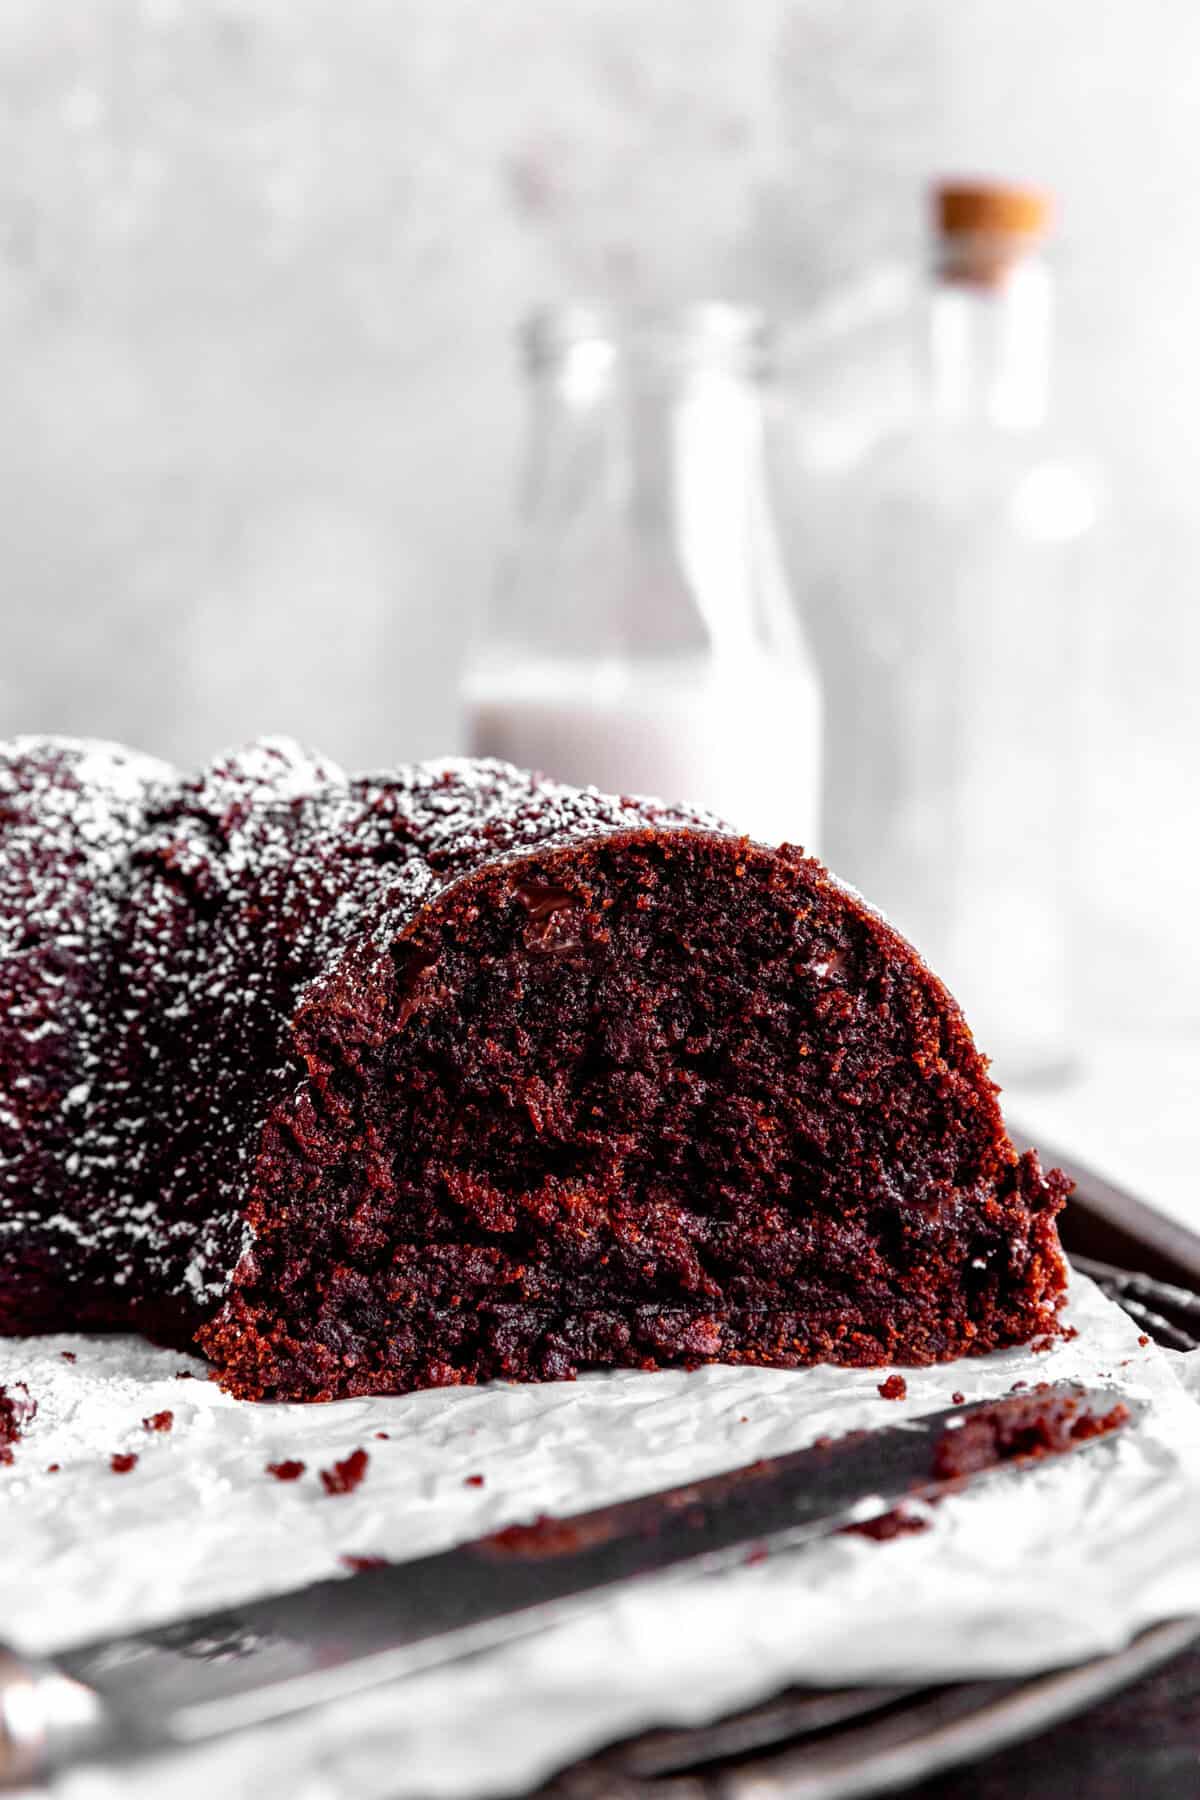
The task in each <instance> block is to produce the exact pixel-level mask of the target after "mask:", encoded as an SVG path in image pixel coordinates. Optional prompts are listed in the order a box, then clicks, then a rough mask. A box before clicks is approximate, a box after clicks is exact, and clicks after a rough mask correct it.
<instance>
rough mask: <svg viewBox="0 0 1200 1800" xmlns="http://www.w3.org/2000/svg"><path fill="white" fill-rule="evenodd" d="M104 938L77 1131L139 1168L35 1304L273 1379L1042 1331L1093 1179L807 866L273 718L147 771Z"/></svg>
mask: <svg viewBox="0 0 1200 1800" xmlns="http://www.w3.org/2000/svg"><path fill="white" fill-rule="evenodd" d="M0 853H2V845H0ZM112 935H113V949H112V952H111V955H112V958H113V965H112V966H113V967H114V968H115V970H116V974H115V976H114V977H112V978H110V986H111V993H110V997H109V1012H108V1026H107V1036H106V1039H105V1043H106V1058H107V1071H108V1075H107V1088H106V1090H105V1093H104V1095H102V1097H101V1103H100V1107H99V1111H98V1112H97V1113H96V1115H95V1118H94V1121H93V1123H92V1126H91V1136H92V1137H93V1138H94V1139H95V1140H96V1141H98V1142H102V1143H103V1145H104V1146H105V1148H106V1153H107V1154H109V1155H111V1149H112V1146H113V1145H114V1143H115V1144H119V1145H123V1146H124V1149H123V1153H122V1155H121V1157H120V1158H119V1161H120V1163H121V1167H122V1179H121V1181H120V1182H119V1183H116V1184H113V1183H110V1186H109V1189H108V1191H107V1193H106V1194H103V1195H102V1193H101V1190H102V1189H103V1185H104V1166H105V1165H104V1164H103V1159H97V1167H96V1169H95V1172H94V1183H95V1185H94V1186H93V1189H92V1193H93V1195H94V1196H96V1198H95V1199H94V1205H95V1206H96V1208H97V1210H98V1212H99V1213H100V1214H102V1215H103V1217H104V1218H105V1220H106V1225H107V1231H106V1235H105V1236H104V1238H103V1241H102V1243H101V1244H99V1245H98V1246H97V1247H96V1248H95V1251H94V1254H93V1255H92V1256H91V1259H90V1262H89V1263H88V1265H87V1267H86V1269H85V1270H82V1271H81V1270H80V1269H79V1268H78V1267H76V1269H75V1274H76V1277H77V1279H76V1281H75V1285H74V1290H73V1297H72V1295H71V1294H67V1295H66V1297H64V1296H63V1293H62V1290H61V1288H60V1289H59V1290H56V1295H55V1300H54V1305H53V1306H52V1307H51V1308H50V1309H49V1312H50V1314H51V1316H48V1317H46V1318H44V1319H42V1320H40V1321H38V1323H40V1324H44V1325H49V1324H56V1323H57V1324H67V1323H72V1322H75V1319H76V1318H79V1319H82V1320H84V1321H86V1322H93V1323H100V1322H103V1323H108V1324H121V1323H128V1324H138V1325H143V1326H146V1327H148V1328H150V1329H152V1330H155V1331H158V1332H160V1333H161V1332H171V1333H173V1334H175V1335H190V1334H194V1335H195V1336H196V1337H197V1338H198V1341H199V1343H200V1345H201V1346H202V1347H203V1349H204V1350H205V1351H206V1353H207V1354H208V1356H209V1357H210V1358H211V1360H212V1361H213V1363H214V1364H215V1366H216V1368H217V1370H218V1372H219V1374H220V1377H221V1379H222V1380H223V1382H224V1383H225V1384H226V1385H227V1386H228V1387H229V1388H231V1389H232V1391H233V1392H235V1393H237V1394H240V1395H243V1396H246V1397H252V1398H262V1397H270V1398H290V1399H317V1398H329V1397H334V1396H339V1395H352V1394H362V1393H370V1392H396V1391H403V1390H405V1389H408V1388H413V1387H419V1386H424V1385H429V1384H434V1383H450V1382H472V1381H480V1380H485V1379H488V1378H491V1377H506V1378H515V1379H530V1380H533V1379H553V1378H561V1377H565V1376H569V1375H571V1374H573V1373H574V1372H575V1371H576V1370H578V1369H580V1368H583V1367H614V1366H626V1367H645V1368H650V1367H658V1366H660V1365H662V1364H665V1363H672V1362H683V1363H694V1362H701V1361H707V1360H714V1359H716V1360H726V1361H742V1362H759V1363H764V1364H773V1365H792V1364H800V1363H806V1362H813V1361H820V1360H832V1361H839V1362H844V1363H857V1364H863V1365H874V1364H881V1363H889V1362H901V1363H904V1362H909V1363H921V1362H929V1361H933V1360H938V1359H944V1358H950V1357H954V1356H957V1355H961V1354H964V1353H971V1352H980V1351H985V1350H989V1349H993V1348H995V1347H998V1346H1001V1345H1005V1344H1012V1343H1019V1342H1023V1341H1027V1340H1028V1339H1030V1338H1032V1337H1035V1336H1037V1335H1039V1334H1041V1333H1045V1332H1047V1331H1050V1330H1052V1329H1053V1328H1054V1321H1055V1315H1056V1311H1057V1308H1058V1307H1059V1305H1060V1303H1061V1299H1062V1295H1063V1291H1064V1285H1065V1268H1064V1263H1063V1259H1062V1255H1061V1252H1060V1250H1059V1246H1058V1238H1057V1232H1056V1229H1055V1223H1054V1220H1055V1214H1056V1213H1057V1211H1058V1210H1059V1208H1060V1206H1061V1205H1062V1202H1063V1198H1064V1196H1065V1193H1066V1190H1067V1185H1068V1184H1067V1183H1066V1181H1065V1179H1064V1178H1063V1177H1062V1176H1060V1175H1058V1174H1057V1173H1053V1174H1050V1175H1048V1176H1044V1175H1043V1174H1042V1172H1041V1170H1040V1168H1039V1166H1038V1164H1037V1161H1036V1159H1035V1158H1034V1157H1032V1156H1029V1155H1027V1156H1024V1157H1018V1156H1017V1154H1016V1152H1015V1151H1014V1149H1013V1147H1012V1145H1011V1143H1010V1142H1009V1139H1008V1137H1007V1135H1006V1133H1005V1130H1004V1127H1003V1123H1002V1120H1001V1116H1000V1112H999V1109H998V1104H997V1097H996V1090H995V1088H994V1086H993V1084H992V1083H991V1082H990V1080H989V1079H988V1075H987V1069H986V1064H985V1063H984V1061H983V1059H982V1058H981V1057H980V1055H979V1053H978V1052H977V1050H976V1048H975V1046H974V1044H973V1042H972V1039H971V1035H970V1032H969V1030H968V1029H967V1026H966V1024H965V1022H964V1020H963V1018H962V1015H961V1013H960V1012H959V1010H958V1008H957V1006H956V1005H955V1003H954V1001H953V1000H952V999H951V998H950V996H949V995H948V993H947V992H946V990H945V988H944V987H943V986H942V984H941V983H940V982H939V981H938V980H937V978H936V977H935V976H934V975H933V974H932V973H931V972H930V971H929V970H928V969H927V968H926V967H925V966H924V964H923V963H922V962H921V960H920V959H919V957H918V956H917V955H916V953H915V952H914V951H913V949H912V948H911V947H910V946H909V945H908V944H907V943H906V942H905V941H904V940H903V939H902V938H901V937H899V935H898V934H897V933H896V932H895V931H894V930H893V929H892V928H891V926H889V925H888V924H887V923H886V922H885V921H884V920H883V919H882V918H880V917H879V916H878V915H877V914H876V913H874V912H873V911H872V910H871V909H870V908H869V907H868V906H867V905H866V904H865V903H864V902H863V901H862V900H861V899H860V898H859V897H858V896H857V895H855V894H854V893H852V892H851V891H850V890H848V889H847V888H845V887H843V886H841V885H840V884H839V883H838V882H836V881H835V880H834V879H833V878H832V877H831V876H830V875H829V874H828V873H827V872H826V871H825V870H824V869H823V868H822V867H821V866H820V865H819V864H818V863H817V862H815V861H814V860H813V859H811V858H810V857H807V856H805V855H804V854H803V852H801V851H800V850H798V849H792V848H787V847H785V848H782V849H776V850H772V849H768V848H766V847H763V846H761V845H757V844H754V843H751V842H749V841H748V840H747V839H745V838H741V837H738V836H737V835H736V834H735V833H734V832H732V831H731V830H730V829H729V828H727V827H725V826H723V825H722V824H721V823H720V822H719V821H718V820H716V819H713V818H710V817H708V816H707V815H705V814H702V813H699V812H695V811H691V810H689V809H686V808H667V807H665V806H663V805H661V804H659V803H657V802H653V801H644V800H629V799H620V798H614V797H609V796H604V795H600V794H597V793H595V792H592V791H590V790H584V791H581V790H578V789H573V788H567V787H563V786H560V785H558V784H556V783H552V782H548V781H545V780H542V779H541V778H538V777H535V776H531V775H528V774H524V773H522V772H520V771H517V770H515V769H512V768H509V767H508V766H507V765H504V764H500V763H493V762H472V761H466V760H457V759H456V760H451V761H447V762H444V763H439V764H424V765H419V766H417V767H414V768H409V769H406V770H401V771H399V772H397V773H394V774H389V775H382V776H371V777H363V778H358V779H347V778H345V777H343V776H342V775H341V774H340V772H339V771H337V770H336V769H335V768H333V767H332V765H329V764H325V763H322V762H321V761H320V760H318V759H312V758H310V757H308V756H306V755H304V754H303V753H301V752H300V751H299V750H297V749H296V748H295V747H294V746H289V745H286V744H281V743H279V742H273V743H270V744H268V745H265V746H254V747H251V748H249V749H247V750H246V751H242V752H239V753H237V754H235V755H232V756H230V757H226V758H223V759H221V760H220V761H219V762H218V763H216V764H214V765H213V767H212V768H211V769H210V770H208V771H207V772H206V773H205V774H204V775H203V776H201V777H200V778H199V779H197V780H195V781H191V782H176V783H175V784H174V786H173V787H171V788H169V789H167V790H164V792H163V794H162V795H161V796H160V798H159V801H158V803H157V805H156V806H155V807H154V808H152V809H151V811H150V815H149V817H148V818H147V820H146V822H145V824H144V826H143V828H142V830H141V832H140V836H139V841H138V845H137V849H136V853H135V854H134V856H133V859H132V863H131V872H130V877H129V880H128V884H127V888H126V891H125V895H124V900H123V904H122V906H121V907H120V909H119V916H118V917H117V919H116V921H115V923H114V925H113V932H112ZM84 1136H85V1138H87V1136H88V1134H87V1133H86V1132H85V1134H84ZM76 1153H77V1154H82V1155H83V1156H84V1160H85V1163H86V1161H87V1153H88V1143H87V1142H84V1144H83V1145H82V1147H81V1148H80V1147H79V1146H77V1147H76ZM0 1247H2V1248H3V1253H4V1255H5V1256H6V1257H7V1258H9V1259H10V1262H15V1264H18V1265H19V1264H20V1263H21V1260H22V1258H23V1257H24V1258H30V1257H32V1258H33V1259H34V1260H35V1261H37V1260H38V1259H40V1258H44V1255H45V1252H46V1243H45V1240H44V1238H39V1235H38V1231H37V1229H36V1227H35V1228H34V1229H33V1230H32V1232H31V1233H27V1234H26V1235H25V1236H24V1238H23V1237H22V1234H21V1233H20V1232H16V1233H9V1234H8V1236H7V1237H6V1238H5V1239H3V1240H0ZM0 1291H2V1290H0ZM0 1322H5V1323H7V1321H5V1320H4V1316H3V1314H2V1313H0ZM8 1328H9V1329H20V1328H22V1327H21V1324H20V1322H19V1321H17V1322H15V1323H12V1324H9V1325H8Z"/></svg>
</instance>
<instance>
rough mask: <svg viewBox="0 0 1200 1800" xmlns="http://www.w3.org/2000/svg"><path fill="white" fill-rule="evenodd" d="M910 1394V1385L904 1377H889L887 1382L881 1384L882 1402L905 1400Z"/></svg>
mask: <svg viewBox="0 0 1200 1800" xmlns="http://www.w3.org/2000/svg"><path fill="white" fill-rule="evenodd" d="M907 1394H908V1383H907V1381H905V1379H904V1377H903V1375H889V1376H888V1378H887V1380H886V1381H881V1382H880V1384H879V1395H880V1398H881V1399H882V1400H903V1399H904V1398H905V1397H906V1396H907Z"/></svg>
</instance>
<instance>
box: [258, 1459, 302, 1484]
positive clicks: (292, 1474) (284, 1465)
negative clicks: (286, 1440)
mask: <svg viewBox="0 0 1200 1800" xmlns="http://www.w3.org/2000/svg"><path fill="white" fill-rule="evenodd" d="M305 1466H306V1465H305V1464H304V1463H302V1462H299V1461H298V1460H297V1459H296V1458H295V1457H290V1458H288V1459H287V1460H286V1461H285V1462H277V1463H268V1464H267V1470H266V1472H267V1474H268V1475H273V1476H274V1477H275V1479H276V1481H299V1479H300V1477H301V1476H302V1475H303V1473H304V1470H305Z"/></svg>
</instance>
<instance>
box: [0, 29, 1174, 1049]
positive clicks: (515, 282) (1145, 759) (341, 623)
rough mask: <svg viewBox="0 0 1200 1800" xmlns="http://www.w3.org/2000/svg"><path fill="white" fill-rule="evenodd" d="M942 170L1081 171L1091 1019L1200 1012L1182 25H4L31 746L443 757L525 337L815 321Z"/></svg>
mask: <svg viewBox="0 0 1200 1800" xmlns="http://www.w3.org/2000/svg"><path fill="white" fill-rule="evenodd" d="M947 170H953V171H957V172H964V171H967V172H970V171H981V172H988V173H993V172H994V173H1010V174H1013V175H1024V176H1028V177H1032V178H1037V179H1041V180H1044V181H1046V182H1048V183H1049V184H1050V185H1052V186H1053V187H1054V188H1055V189H1056V190H1057V191H1058V193H1059V194H1060V196H1061V200H1062V213H1063V219H1064V227H1063V240H1064V243H1063V257H1062V274H1063V278H1064V290H1065V291H1064V296H1063V310H1062V350H1063V355H1062V359H1061V375H1062V383H1063V386H1064V389H1065V393H1066V399H1067V403H1068V410H1069V417H1070V420H1071V427H1072V431H1073V432H1074V433H1075V434H1076V435H1078V437H1079V439H1080V441H1081V442H1082V443H1084V444H1085V445H1087V446H1088V447H1089V448H1092V449H1094V450H1095V451H1096V452H1097V454H1098V456H1099V457H1100V459H1101V460H1102V461H1103V463H1104V465H1105V466H1106V469H1107V473H1108V482H1109V486H1110V489H1111V493H1112V511H1111V513H1110V519H1109V524H1108V527H1107V539H1106V545H1105V552H1104V557H1103V566H1102V573H1101V577H1100V579H1098V581H1097V583H1096V589H1095V593H1094V597H1093V602H1092V632H1091V636H1090V641H1089V643H1088V645H1087V646H1086V647H1084V649H1083V652H1082V653H1083V654H1084V655H1085V658H1086V663H1087V667H1088V670H1089V683H1090V687H1089V693H1090V707H1091V718H1092V729H1091V732H1090V748H1089V756H1090V758H1091V763H1090V781H1089V796H1088V802H1087V807H1086V811H1085V818H1084V820H1083V829H1084V845H1085V864H1084V883H1083V897H1082V901H1081V910H1080V917H1079V939H1080V944H1081V947H1082V951H1083V956H1082V963H1083V966H1084V967H1085V969H1086V971H1087V979H1086V982H1085V984H1084V994H1083V1000H1084V1007H1085V1022H1088V1023H1089V1024H1091V1025H1093V1026H1095V1027H1096V1028H1103V1029H1109V1030H1117V1031H1127V1030H1139V1029H1142V1028H1144V1027H1146V1026H1147V1025H1148V1024H1153V1025H1155V1026H1156V1027H1159V1028H1161V1027H1166V1028H1168V1029H1178V1030H1180V1031H1184V1030H1188V1029H1190V1028H1193V1027H1195V1026H1197V1025H1200V948H1198V942H1200V934H1197V932H1196V930H1195V927H1194V923H1193V922H1194V920H1195V918H1196V917H1197V914H1198V911H1200V850H1198V847H1197V836H1198V834H1197V805H1196V794H1197V791H1198V787H1200V706H1198V705H1197V702H1196V688H1197V678H1196V671H1197V667H1198V664H1200V605H1198V604H1197V592H1198V589H1200V509H1198V508H1197V505H1196V500H1195V491H1196V486H1197V479H1196V478H1197V470H1198V468H1200V336H1198V334H1197V330H1196V292H1195V290H1196V280H1195V270H1196V264H1197V259H1198V257H1200V209H1198V208H1197V206H1196V204H1195V195H1196V192H1197V190H1198V188H1200V10H1198V9H1197V8H1196V7H1194V6H1193V5H1192V4H1191V3H1190V0H1155V4H1154V5H1153V6H1152V7H1149V8H1145V7H1132V6H1129V5H1128V4H1122V3H1121V0H1056V4H1055V5H1054V6H1053V7H1052V8H1047V7H1045V6H1044V5H1040V4H1037V3H1036V0H1004V3H1000V0H957V4H955V5H953V6H949V5H946V4H945V0H851V3H849V4H848V3H847V0H755V4H754V5H753V6H746V5H741V4H738V3H737V0H555V3H554V4H549V3H547V0H542V3H540V4H539V3H537V0H502V3H498V4H493V5H479V4H478V0H241V3H233V0H220V3H218V0H93V3H92V4H89V5H88V6H86V7H80V6H72V5H69V4H67V0H6V4H5V6H4V8H3V9H2V11H0V382H2V389H0V391H2V392H3V396H4V403H3V405H2V406H0V732H2V733H4V734H7V733H8V732H10V731H14V730H44V729H55V730H66V731H73V732H94V733H100V734H105V735H111V736H116V737H120V738H123V739H126V740H130V741H133V742H136V743H139V744H142V745H144V746H146V747H148V748H152V749H154V750H157V751H160V752H163V753H165V754H167V755H170V756H174V757H176V758H179V759H182V760H185V761H190V760H196V759H199V758H200V757H202V756H204V755H206V754H207V753H208V752H210V751H211V750H212V749H213V748H214V747H215V746H216V745H217V744H219V743H222V742H225V741H228V740H231V739H236V738H240V737H243V736H248V735H252V734H253V733H255V732H256V731H259V730H262V729H264V728H266V727H271V728H275V729H282V730H292V731H296V732H298V733H300V734H302V735H304V736H307V737H310V738H312V739H315V740H316V741H318V742H319V743H321V744H322V745H323V746H325V747H327V748H328V749H329V750H330V751H331V752H332V753H334V754H335V755H338V756H340V757H341V758H342V759H344V760H348V761H350V762H355V763H364V762H381V761H385V760H394V759H396V758H397V757H409V756H417V755H423V754H431V753H436V752H439V751H442V750H445V749H447V748H451V747H453V746H454V744H455V738H456V731H457V718H456V706H455V693H454V682H455V671H456V664H457V659H458V657H459V654H460V651H461V646H462V642H463V638H464V634H465V632H466V629H467V625H468V620H469V617H470V615H471V612H472V610H473V608H474V607H475V606H476V605H477V603H478V601H479V598H480V596H481V594H483V593H485V592H486V590H487V586H488V583H489V581H490V578H491V572H492V569H493V566H494V561H495V557H496V553H497V550H498V547H499V545H500V542H501V540H502V537H503V532H504V527H505V522H506V518H507V514H508V508H509V502H510V497H511V492H512V468H513V461H514V456H515V453H516V451H517V448H518V446H519V438H520V429H521V406H520V402H521V397H520V393H519V390H518V385H517V375H516V370H515V365H514V360H513V356H512V351H511V332H512V327H513V325H514V322H515V321H516V320H517V319H518V317H519V316H520V315H521V313H522V312H523V311H524V310H525V309H526V308H527V306H528V305H530V304H531V303H533V302H534V301H540V300H543V299H546V298H550V297H554V296H555V295H565V294H567V293H570V292H575V291H579V290H605V291H610V292H619V293H631V294H639V295H644V296H657V297H664V296H670V295H674V294H686V293H692V292H696V291H707V292H710V293H713V292H715V293H721V294H725V295H729V296H733V297H748V298H756V299H759V300H762V301H765V302H767V303H768V304H770V305H772V306H774V307H776V308H779V309H781V310H783V311H784V312H786V313H788V314H790V315H793V316H796V317H799V318H802V317H803V316H804V315H805V314H806V312H807V311H808V310H809V309H810V308H812V307H814V306H816V305H818V304H821V303H823V302H825V301H828V300H829V299H830V298H831V297H833V296H835V295H837V294H838V293H839V292H840V291H841V290H842V289H843V287H844V286H845V284H847V283H856V282H859V281H861V280H863V279H867V280H868V281H871V280H875V279H877V278H878V277H879V275H880V272H881V271H882V272H883V274H884V275H886V274H887V272H888V271H890V270H895V269H897V268H900V267H902V266H903V265H904V263H905V261H906V259H909V258H910V257H911V256H912V255H913V253H914V250H915V247H916V243H917V233H918V227H919V223H920V216H921V215H920V195H921V190H922V187H923V183H924V181H925V180H926V178H927V177H928V176H929V175H930V174H932V173H936V172H939V171H947ZM782 499H783V503H784V505H785V507H786V506H787V505H788V495H787V493H786V491H785V492H784V494H783V496H782ZM789 523H790V527H791V529H792V530H793V532H799V533H801V534H802V532H803V520H802V519H798V518H796V517H794V516H793V517H792V518H791V519H790V521H789Z"/></svg>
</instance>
